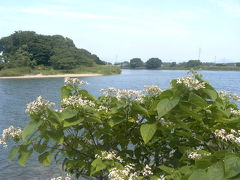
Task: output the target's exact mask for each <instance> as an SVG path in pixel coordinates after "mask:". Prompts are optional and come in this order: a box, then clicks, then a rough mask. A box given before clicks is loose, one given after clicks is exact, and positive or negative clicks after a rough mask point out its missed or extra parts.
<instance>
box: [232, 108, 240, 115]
mask: <svg viewBox="0 0 240 180" xmlns="http://www.w3.org/2000/svg"><path fill="white" fill-rule="evenodd" d="M231 113H232V114H233V115H237V116H240V110H234V109H231Z"/></svg>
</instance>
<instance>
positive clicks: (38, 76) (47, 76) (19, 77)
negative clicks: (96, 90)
mask: <svg viewBox="0 0 240 180" xmlns="http://www.w3.org/2000/svg"><path fill="white" fill-rule="evenodd" d="M92 76H103V74H96V73H88V74H54V75H44V74H36V75H24V76H2V77H0V79H36V78H62V77H92Z"/></svg>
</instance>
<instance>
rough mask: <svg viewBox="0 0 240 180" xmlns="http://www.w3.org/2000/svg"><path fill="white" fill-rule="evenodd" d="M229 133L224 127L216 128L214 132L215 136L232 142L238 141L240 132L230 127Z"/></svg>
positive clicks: (239, 140)
mask: <svg viewBox="0 0 240 180" xmlns="http://www.w3.org/2000/svg"><path fill="white" fill-rule="evenodd" d="M230 132H231V133H227V131H226V130H225V129H220V130H219V129H217V130H215V132H214V134H215V136H216V137H218V138H220V139H221V140H224V141H229V142H234V143H240V134H239V132H237V131H235V130H233V129H231V130H230Z"/></svg>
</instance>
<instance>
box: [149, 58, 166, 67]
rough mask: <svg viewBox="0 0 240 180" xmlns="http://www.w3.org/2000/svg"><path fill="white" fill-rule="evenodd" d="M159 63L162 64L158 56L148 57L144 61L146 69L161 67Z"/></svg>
mask: <svg viewBox="0 0 240 180" xmlns="http://www.w3.org/2000/svg"><path fill="white" fill-rule="evenodd" d="M161 65H162V61H161V60H160V59H159V58H150V59H149V60H148V61H147V62H146V68H147V69H157V68H159V67H161Z"/></svg>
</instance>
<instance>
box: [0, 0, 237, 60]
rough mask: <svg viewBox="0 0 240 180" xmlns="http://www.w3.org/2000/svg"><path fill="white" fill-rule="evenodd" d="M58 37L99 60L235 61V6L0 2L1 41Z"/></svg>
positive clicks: (232, 0)
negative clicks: (16, 35)
mask: <svg viewBox="0 0 240 180" xmlns="http://www.w3.org/2000/svg"><path fill="white" fill-rule="evenodd" d="M18 30H23V31H25V30H31V31H35V32H36V33H39V34H44V35H54V34H59V35H63V36H65V37H69V38H71V39H72V40H73V41H74V43H75V45H76V46H77V47H78V48H84V49H87V50H88V51H90V52H91V53H94V54H97V55H98V56H99V57H100V59H102V60H105V61H109V62H113V63H114V62H120V61H125V60H130V59H131V58H135V57H139V58H141V59H142V60H143V61H146V60H148V59H149V58H151V57H158V58H160V59H161V60H163V61H164V62H172V61H175V62H182V61H188V60H190V59H198V58H199V49H201V53H200V60H201V61H203V62H237V61H240V0H199V1H197V0H181V1H180V0H148V1H146V0H21V1H20V0H0V37H5V36H9V35H10V34H12V33H13V32H14V31H18Z"/></svg>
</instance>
